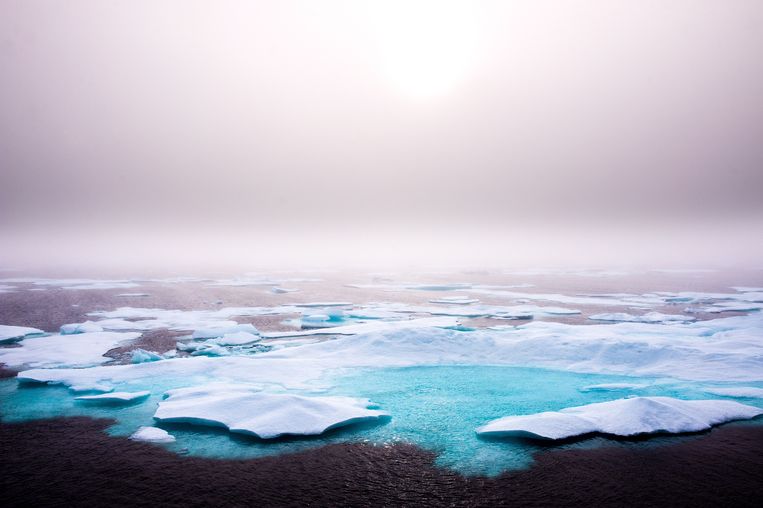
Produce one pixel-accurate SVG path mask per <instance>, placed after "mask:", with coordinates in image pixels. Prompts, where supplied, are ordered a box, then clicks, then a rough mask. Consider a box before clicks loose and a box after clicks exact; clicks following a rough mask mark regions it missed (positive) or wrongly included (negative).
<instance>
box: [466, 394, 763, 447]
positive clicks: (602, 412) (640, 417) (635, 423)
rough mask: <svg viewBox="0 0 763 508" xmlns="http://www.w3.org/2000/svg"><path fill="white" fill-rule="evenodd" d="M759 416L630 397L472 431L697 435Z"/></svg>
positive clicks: (730, 405)
mask: <svg viewBox="0 0 763 508" xmlns="http://www.w3.org/2000/svg"><path fill="white" fill-rule="evenodd" d="M761 414H763V410H761V409H760V408H757V407H754V406H748V405H745V404H740V403H738V402H733V401H729V400H680V399H674V398H671V397H633V398H629V399H619V400H613V401H609V402H599V403H596V404H588V405H585V406H578V407H571V408H567V409H562V410H561V411H549V412H544V413H536V414H533V415H522V416H507V417H504V418H499V419H497V420H493V421H491V422H489V423H487V424H485V425H483V426H481V427H479V428H477V433H478V434H480V435H482V436H501V437H529V438H537V439H565V438H569V437H575V436H580V435H584V434H590V433H592V432H600V433H602V434H611V435H616V436H634V435H638V434H651V433H655V432H668V433H681V432H698V431H702V430H707V429H709V428H710V427H712V426H713V425H718V424H721V423H725V422H729V421H732V420H742V419H749V418H754V417H756V416H758V415H761Z"/></svg>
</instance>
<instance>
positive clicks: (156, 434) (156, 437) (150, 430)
mask: <svg viewBox="0 0 763 508" xmlns="http://www.w3.org/2000/svg"><path fill="white" fill-rule="evenodd" d="M130 439H132V440H133V441H148V442H150V443H172V442H174V441H175V436H173V435H172V434H170V433H168V432H167V431H166V430H164V429H160V428H158V427H141V428H139V429H138V430H137V431H136V432H135V433H134V434H133V435H132V436H130Z"/></svg>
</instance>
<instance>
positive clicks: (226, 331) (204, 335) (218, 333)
mask: <svg viewBox="0 0 763 508" xmlns="http://www.w3.org/2000/svg"><path fill="white" fill-rule="evenodd" d="M239 332H243V333H247V334H249V335H257V334H259V333H260V332H259V331H258V330H257V328H255V326H254V325H253V324H251V323H245V324H240V325H233V326H225V327H219V328H204V329H200V330H194V332H193V334H192V335H191V337H192V338H194V339H213V338H216V337H223V336H225V335H230V334H234V333H239Z"/></svg>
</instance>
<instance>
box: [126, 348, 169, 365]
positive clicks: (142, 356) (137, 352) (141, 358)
mask: <svg viewBox="0 0 763 508" xmlns="http://www.w3.org/2000/svg"><path fill="white" fill-rule="evenodd" d="M163 359H164V357H163V356H162V355H160V354H159V353H157V352H155V351H146V350H145V349H141V348H137V349H133V350H132V358H131V360H130V361H132V363H145V362H158V361H159V360H163Z"/></svg>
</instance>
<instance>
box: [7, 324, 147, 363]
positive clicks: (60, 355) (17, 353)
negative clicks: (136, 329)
mask: <svg viewBox="0 0 763 508" xmlns="http://www.w3.org/2000/svg"><path fill="white" fill-rule="evenodd" d="M138 337H140V334H139V333H117V332H91V333H79V334H77V335H50V336H47V337H35V338H31V339H24V340H22V341H21V342H19V345H20V346H21V347H16V348H3V349H0V362H2V363H5V364H6V365H8V366H9V367H18V366H21V365H28V366H30V367H41V368H50V367H91V366H93V365H99V364H101V363H105V362H109V361H111V360H112V358H106V357H105V356H102V355H103V354H104V353H106V352H107V351H108V350H110V349H113V348H115V347H117V346H118V345H119V344H120V343H122V342H125V341H128V340H132V339H137V338H138Z"/></svg>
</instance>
